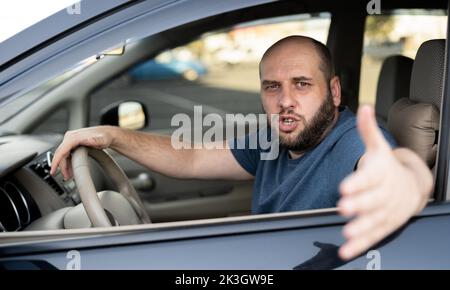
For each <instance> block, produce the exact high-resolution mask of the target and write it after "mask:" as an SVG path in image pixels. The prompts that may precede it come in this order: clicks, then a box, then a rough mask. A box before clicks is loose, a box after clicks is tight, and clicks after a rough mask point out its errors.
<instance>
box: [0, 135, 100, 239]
mask: <svg viewBox="0 0 450 290" xmlns="http://www.w3.org/2000/svg"><path fill="white" fill-rule="evenodd" d="M61 140H62V136H60V135H40V136H31V135H22V136H6V137H0V232H15V231H22V230H26V229H27V227H28V226H29V225H30V224H32V223H33V221H36V220H37V219H39V218H41V217H43V216H45V215H47V214H50V213H52V212H54V211H57V210H58V209H62V208H65V207H73V206H75V205H77V204H79V203H80V202H81V200H80V196H79V194H78V190H77V187H76V184H75V182H74V181H73V179H70V180H68V181H64V180H63V177H62V174H60V172H59V171H58V172H57V174H56V175H55V176H51V175H50V165H51V159H52V157H53V153H54V150H55V148H56V145H57V144H59V143H60V142H61ZM91 171H92V170H91ZM93 173H94V172H93ZM93 175H94V184H96V186H98V187H97V188H99V187H103V186H102V181H101V178H102V176H101V175H99V174H93Z"/></svg>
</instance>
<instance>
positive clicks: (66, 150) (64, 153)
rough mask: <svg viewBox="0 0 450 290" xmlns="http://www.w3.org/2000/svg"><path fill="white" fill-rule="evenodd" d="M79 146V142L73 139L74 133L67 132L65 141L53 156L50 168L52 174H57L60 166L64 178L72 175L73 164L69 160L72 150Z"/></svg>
mask: <svg viewBox="0 0 450 290" xmlns="http://www.w3.org/2000/svg"><path fill="white" fill-rule="evenodd" d="M76 146H78V143H77V142H76V141H74V140H73V138H72V133H71V132H67V133H66V134H65V136H64V140H63V142H62V143H61V144H60V145H59V146H58V148H57V149H56V151H55V155H54V156H53V160H52V166H51V169H50V174H51V175H55V173H56V170H57V169H58V167H60V169H61V173H62V174H63V177H64V179H66V180H67V179H69V178H70V177H69V176H71V170H72V169H71V164H70V162H69V161H68V159H69V158H70V152H71V151H72V149H73V148H75V147H76Z"/></svg>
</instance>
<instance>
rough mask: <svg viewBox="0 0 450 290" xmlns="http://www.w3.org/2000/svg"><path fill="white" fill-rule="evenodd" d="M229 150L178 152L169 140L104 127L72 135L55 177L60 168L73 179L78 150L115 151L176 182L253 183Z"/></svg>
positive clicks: (57, 157) (67, 136) (64, 146)
mask: <svg viewBox="0 0 450 290" xmlns="http://www.w3.org/2000/svg"><path fill="white" fill-rule="evenodd" d="M224 143H225V144H224V147H223V148H225V149H175V148H173V146H172V144H171V139H170V137H168V136H160V135H155V134H150V133H144V132H138V131H131V130H124V129H121V128H118V127H113V126H100V127H90V128H83V129H80V130H75V131H68V132H67V133H66V134H65V136H64V140H63V142H62V143H61V144H60V145H59V147H58V148H57V150H56V151H55V155H54V158H53V161H52V169H51V173H52V174H54V173H55V172H56V170H57V168H58V167H60V169H61V172H62V174H63V176H64V178H65V179H69V178H70V177H72V175H73V173H72V168H71V162H70V153H71V151H72V150H73V149H75V148H76V147H78V146H81V145H82V146H87V147H93V148H97V149H105V148H111V149H113V150H115V151H117V152H119V153H121V154H122V155H124V156H126V157H128V158H130V159H132V160H134V161H136V162H137V163H139V164H141V165H143V166H145V167H147V168H149V169H150V170H153V171H156V172H158V173H161V174H164V175H166V176H170V177H175V178H194V179H233V180H249V179H252V178H253V176H252V175H251V174H250V173H248V172H247V171H245V170H244V169H243V168H242V167H241V166H240V165H239V163H238V162H237V161H236V159H235V158H234V156H233V154H232V153H231V151H230V149H229V147H228V144H227V142H224Z"/></svg>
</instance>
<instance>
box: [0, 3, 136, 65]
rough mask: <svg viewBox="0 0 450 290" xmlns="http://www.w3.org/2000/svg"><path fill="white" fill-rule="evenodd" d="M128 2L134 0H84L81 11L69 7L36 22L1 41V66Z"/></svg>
mask: <svg viewBox="0 0 450 290" xmlns="http://www.w3.org/2000/svg"><path fill="white" fill-rule="evenodd" d="M128 2H133V1H127V0H109V1H95V0H83V1H82V6H81V3H80V6H79V7H80V10H79V11H73V12H72V11H70V10H68V9H62V10H60V11H59V12H57V13H55V14H53V15H51V16H49V17H47V18H45V19H43V20H41V21H39V22H37V23H35V24H34V25H32V26H30V27H28V28H26V29H24V30H22V31H21V32H19V33H17V34H15V35H14V36H12V37H10V38H8V39H6V40H5V41H3V42H1V43H0V67H2V66H4V65H5V64H7V63H8V62H10V61H11V60H13V59H15V58H16V57H18V56H20V55H21V54H24V53H27V51H29V50H30V49H32V48H38V46H39V44H41V43H43V42H46V41H48V40H50V39H52V38H54V37H57V36H58V35H60V34H61V33H63V32H65V31H69V30H70V29H73V28H74V27H78V26H80V25H83V23H86V22H88V21H90V20H92V19H94V18H97V17H99V16H102V15H104V14H106V13H108V12H109V11H111V10H114V9H118V7H120V6H121V5H123V4H126V3H128ZM78 12H79V13H78ZM71 13H72V14H71ZM35 50H36V49H35ZM28 54H29V52H28ZM0 70H1V69H0Z"/></svg>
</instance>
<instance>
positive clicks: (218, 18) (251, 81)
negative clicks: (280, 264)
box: [0, 0, 447, 237]
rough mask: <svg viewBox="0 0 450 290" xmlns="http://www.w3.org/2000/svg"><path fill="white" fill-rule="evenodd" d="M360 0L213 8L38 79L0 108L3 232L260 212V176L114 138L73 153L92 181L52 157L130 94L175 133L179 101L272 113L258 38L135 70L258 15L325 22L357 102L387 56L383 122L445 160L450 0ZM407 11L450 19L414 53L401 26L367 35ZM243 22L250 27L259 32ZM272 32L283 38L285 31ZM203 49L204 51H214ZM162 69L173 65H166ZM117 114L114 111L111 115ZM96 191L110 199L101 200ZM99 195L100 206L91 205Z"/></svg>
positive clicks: (261, 19)
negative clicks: (163, 161) (192, 176)
mask: <svg viewBox="0 0 450 290" xmlns="http://www.w3.org/2000/svg"><path fill="white" fill-rule="evenodd" d="M351 2H352V3H353V2H355V5H354V7H355V9H354V10H353V9H348V7H341V6H340V5H341V4H337V3H334V1H312V0H310V1H277V2H274V3H268V4H263V5H258V6H254V7H249V8H243V9H239V10H234V11H230V12H226V13H222V14H219V15H214V16H209V17H206V18H203V19H199V20H196V21H192V22H190V23H186V24H184V25H181V26H177V27H175V28H171V29H168V30H165V31H162V32H158V33H155V34H151V35H148V36H146V37H144V38H139V39H134V38H133V36H132V35H130V41H128V42H126V43H119V44H118V45H117V47H118V48H122V51H120V52H119V53H117V54H114V53H108V52H107V51H106V49H107V48H105V51H104V52H101V53H99V54H98V55H94V56H92V57H91V58H89V59H86V60H83V61H82V62H80V63H78V64H76V65H74V66H73V67H72V68H69V69H65V70H64V71H62V72H61V74H60V75H58V76H55V78H54V79H51V80H47V81H45V82H44V83H41V84H38V85H36V86H34V87H33V88H30V90H29V91H28V92H26V93H23V94H22V96H20V98H17V99H16V100H15V101H13V102H11V103H10V104H6V105H4V106H3V108H1V107H0V110H2V112H5V114H4V115H3V117H1V118H0V156H1V158H0V159H1V160H2V161H1V162H0V232H3V233H1V234H0V235H3V236H4V237H7V236H8V234H17V232H23V233H32V232H34V231H37V230H39V231H47V232H46V234H45V235H47V236H48V235H49V234H50V233H51V234H55V235H56V234H57V231H58V230H61V229H73V230H75V231H73V232H72V234H77V235H79V234H83V233H88V232H86V230H88V229H89V228H91V229H92V227H98V226H102V225H106V226H109V225H120V226H127V225H139V224H143V223H144V224H145V223H150V221H151V223H153V224H156V225H154V226H158V224H159V223H165V222H170V223H172V222H180V221H188V222H190V223H197V224H198V223H208V222H214V220H209V219H218V218H219V219H218V220H220V221H223V219H220V218H224V219H225V220H232V221H238V220H239V219H242V218H255V217H249V216H250V215H251V211H250V205H251V196H252V187H253V184H252V182H251V181H245V182H244V181H226V180H213V181H211V180H208V181H204V180H181V179H176V178H171V177H167V176H164V175H161V174H159V173H156V172H152V171H150V170H148V169H147V168H144V167H143V166H142V165H140V164H138V163H136V162H134V161H132V160H130V159H128V158H126V157H124V156H121V155H120V154H118V153H117V152H114V151H112V150H107V153H98V152H97V153H95V152H88V151H86V150H84V151H83V150H80V151H76V153H74V154H77V157H76V158H79V160H80V161H79V162H80V164H83V166H84V167H83V170H82V171H83V172H82V173H80V174H84V175H83V176H84V177H83V178H84V179H83V180H87V181H86V182H83V183H82V184H81V183H76V182H75V181H74V180H73V179H72V180H69V181H64V180H63V178H62V175H61V174H57V175H56V176H55V177H52V176H50V175H49V169H50V164H51V159H52V156H53V153H54V150H55V149H56V147H57V145H58V144H59V143H60V142H61V140H62V138H63V135H64V132H65V131H67V130H73V129H77V128H82V127H86V126H96V125H101V124H113V123H114V122H116V123H117V120H118V117H117V115H118V114H119V113H118V112H119V110H120V106H122V105H123V104H125V103H127V102H128V103H129V102H133V103H137V104H138V105H139V106H140V108H142V112H143V114H144V115H145V121H144V125H142V126H140V128H139V130H143V131H146V132H152V133H158V134H166V135H170V134H171V133H172V132H173V130H174V129H175V128H174V127H173V126H170V118H171V117H172V116H173V115H174V114H177V113H185V114H188V115H190V116H191V115H192V114H193V107H194V106H195V105H203V106H204V111H203V113H204V114H207V113H217V114H220V115H224V114H226V113H240V114H248V113H255V114H258V113H262V107H261V105H260V100H259V91H258V87H259V83H258V70H257V60H256V59H257V57H255V60H254V61H253V62H246V61H247V60H248V59H251V58H252V57H253V56H254V55H258V53H256V52H255V53H254V54H252V53H253V52H252V51H250V49H248V48H247V49H245V48H244V49H242V50H243V51H244V52H245V53H247V54H243V56H236V55H234V56H233V57H229V55H230V51H233V49H234V50H236V49H237V48H236V47H233V46H231V48H230V50H229V51H221V52H220V53H219V52H218V51H215V52H214V53H216V54H215V55H216V56H217V57H216V58H217V59H220V63H219V64H218V63H217V62H216V63H214V62H212V61H211V62H210V63H209V65H205V67H206V69H205V71H207V73H204V72H202V71H200V70H196V69H195V68H193V67H194V66H193V65H192V62H191V63H189V62H184V63H183V65H185V66H187V67H188V69H181V70H179V71H176V70H175V69H173V68H172V67H171V70H170V73H171V74H172V75H170V77H171V79H158V77H161V75H157V76H156V77H155V76H154V75H151V76H149V78H150V79H147V80H144V81H143V80H139V79H136V78H135V77H133V74H131V73H130V72H131V71H133V69H136V68H137V67H138V66H139V65H141V67H140V68H141V71H142V73H145V71H144V69H145V68H143V67H142V64H145V63H148V62H149V61H153V62H154V60H155V59H159V58H163V56H165V55H167V52H168V51H169V52H170V53H169V55H173V54H175V53H179V54H180V55H182V54H183V53H182V52H185V51H186V48H189V49H191V51H204V49H205V48H204V46H206V45H207V43H208V42H207V40H208V41H209V40H211V41H210V42H211V43H213V44H214V43H216V44H214V45H216V46H217V47H220V45H222V46H223V43H228V42H229V41H230V39H233V41H235V43H236V39H238V38H239V34H238V33H237V32H236V31H239V32H241V33H242V31H247V32H245V33H248V31H251V29H252V28H254V27H257V28H258V29H260V31H262V32H259V33H260V34H257V35H262V34H265V33H266V34H267V33H268V32H267V31H266V30H263V28H264V27H265V26H264V25H266V26H269V25H274V24H277V23H278V24H279V23H291V22H292V23H294V22H295V23H297V24H295V25H297V26H298V27H300V28H298V27H297V26H295V27H297V28H295V29H290V28H289V29H287V30H286V31H285V32H283V33H286V35H289V34H298V33H303V32H305V31H308V30H311V31H316V30H314V29H317V27H326V30H325V32H324V31H323V29H322V28H321V29H322V30H321V32H320V33H321V34H320V33H317V34H314V33H312V36H313V37H314V36H317V37H322V38H323V39H322V40H321V41H323V42H325V43H326V44H327V46H328V47H329V49H330V51H331V53H332V55H333V58H334V61H335V66H336V72H337V75H338V76H339V77H340V79H341V82H342V93H343V105H345V106H348V107H349V108H350V109H351V110H352V111H354V112H356V110H357V107H358V105H359V104H360V103H363V102H366V101H367V100H366V99H365V96H364V92H365V90H366V88H367V87H363V86H364V83H365V82H364V76H363V74H364V73H365V70H370V69H372V68H373V67H378V69H377V70H375V72H372V74H371V77H367V79H369V81H368V82H367V83H368V86H370V87H371V88H372V89H371V90H372V93H371V94H372V95H373V97H371V99H370V100H369V101H370V102H372V103H373V104H374V105H375V109H376V115H377V119H378V121H379V124H380V126H384V127H385V128H387V129H388V130H389V131H390V132H391V133H392V134H393V136H394V137H395V139H396V141H397V143H398V145H399V146H402V147H408V148H410V149H412V150H414V151H415V152H416V153H417V154H418V155H419V156H420V157H421V158H422V159H423V160H425V161H426V162H427V164H428V166H429V167H430V168H431V169H435V168H436V164H437V162H438V158H437V148H438V141H439V126H440V108H441V97H442V94H443V77H444V64H445V38H446V21H447V20H446V19H447V16H446V15H447V10H446V9H447V3H446V2H445V1H427V2H425V1H423V2H420V1H389V3H385V2H382V5H383V6H382V11H383V13H382V15H379V16H377V15H367V13H366V10H365V4H364V5H361V4H356V3H357V1H351ZM358 3H359V2H358ZM398 15H400V16H398ZM405 15H406V16H411V17H415V16H420V15H425V16H427V17H430V18H433V19H434V18H439V20H440V21H441V20H442V24H443V26H444V27H443V29H442V30H439V31H441V34H436V35H434V34H433V35H432V36H429V37H428V38H424V39H421V41H420V43H417V44H414V45H415V46H414V45H413V47H414V48H412V49H411V51H412V52H410V53H408V54H406V53H402V50H399V49H397V46H399V45H401V47H402V49H404V48H405V47H406V48H408V45H409V43H408V41H405V39H404V38H402V37H398V39H397V40H396V41H397V42H396V43H393V42H392V41H391V42H389V41H384V42H383V43H384V44H385V46H384V47H382V48H380V47H379V46H377V44H375V45H373V44H371V43H370V42H368V39H370V37H371V36H370V33H372V34H374V35H375V36H376V37H378V36H377V35H376V34H375V33H376V31H377V29H379V30H382V29H386V27H390V28H389V29H391V30H390V31H397V30H398V29H397V28H396V27H393V26H395V25H396V24H395V23H398V26H405V25H408V24H407V23H406V22H401V21H400V20H398V19H400V18H401V16H405ZM377 17H380V21H379V22H377V25H378V26H375V29H374V28H373V27H372V30H371V32H370V33H369V32H368V30H369V24H370V23H371V22H369V18H370V19H372V20H373V19H375V18H377ZM389 17H391V18H395V17H398V18H395V19H397V20H396V21H397V22H389V21H390V20H389V19H391V18H389ZM388 18H389V19H388ZM424 19H425V18H424ZM427 19H428V18H427ZM314 21H318V22H317V23H319V22H320V23H319V24H317V23H316V22H314ZM374 21H375V20H374ZM427 21H428V20H427ZM375 22H376V21H375ZM417 22H420V21H419V20H417ZM298 23H302V24H301V25H299V24H298ZM304 23H307V24H308V25H309V26H308V25H306V24H304ZM324 23H325V24H324ZM314 25H316V26H314ZM320 25H322V26H320ZM419 25H420V24H419ZM396 29H397V30H396ZM254 30H255V31H256V30H257V29H254ZM436 30H438V29H437V28H436ZM317 31H319V30H318V29H317ZM374 31H375V32H374ZM245 33H243V35H244V36H246V37H248V35H250V34H245ZM252 33H255V32H253V31H252ZM224 35H225V36H224ZM375 36H373V39H375V40H376V37H375ZM274 37H279V38H280V35H279V34H277V35H275V36H274ZM131 39H132V40H131ZM224 39H225V40H224ZM270 40H271V41H272V39H270ZM224 41H225V42H224ZM227 41H228V42H227ZM411 42H412V41H411ZM217 43H218V44H217ZM374 43H376V41H374ZM386 43H387V44H386ZM405 43H406V44H405ZM396 45H397V46H396ZM265 48H267V46H265ZM202 49H203V50H202ZM213 49H214V48H213ZM213 49H211V51H214V50H213ZM239 49H240V48H239ZM239 49H238V50H239ZM216 50H217V49H216ZM371 50H372V52H371ZM405 50H406V49H404V50H403V51H405ZM373 51H375V52H373ZM164 53H166V54H164ZM227 53H228V55H227ZM369 53H372V56H373V55H375V56H373V57H372V59H376V61H377V64H376V65H373V63H371V62H370V61H372V60H370V61H367V59H366V54H369ZM377 53H383V55H382V56H379V55H377ZM199 55H200V54H199ZM259 56H260V54H259ZM202 57H203V58H201V60H203V61H205V59H206V56H202ZM235 59H240V60H239V63H238V62H236V63H235V62H233V61H234V60H235ZM179 62H180V63H181V61H179ZM255 64H256V65H255ZM164 69H165V70H166V71H168V69H167V66H166V67H164ZM155 70H156V69H155ZM211 70H213V71H212V72H211ZM174 71H175V72H174ZM153 73H154V72H153ZM203 74H206V76H203ZM211 74H212V76H211ZM225 75H227V76H228V77H227V78H225V77H224V76H225ZM164 77H167V74H166V75H164ZM172 77H173V78H172ZM155 78H156V79H155ZM236 80H240V81H241V82H240V83H237V82H236ZM218 84H219V85H218ZM362 87H363V88H362ZM6 112H9V113H6ZM111 114H112V116H113V117H112V119H113V121H111V120H110V121H108V120H109V119H111V118H110V117H109V116H111ZM114 120H115V121H114ZM116 125H119V124H118V123H117V124H116ZM243 126H245V124H244V125H243ZM226 129H227V128H224V130H226ZM233 129H234V130H236V128H233ZM102 154H103V155H102ZM78 155H79V156H78ZM74 156H75V155H74ZM88 156H89V157H88ZM111 157H112V158H113V159H114V160H115V162H114V161H112V159H111ZM74 158H75V157H74ZM77 160H78V159H77ZM217 166H220V164H218V165H217ZM90 181H92V182H90ZM112 190H116V191H117V192H115V191H112ZM80 191H86V192H91V191H94V192H100V193H99V199H95V198H94V199H90V200H89V204H90V205H88V204H87V201H85V200H84V199H83V201H82V197H80ZM118 192H120V193H118ZM98 201H100V204H98V203H96V202H98ZM91 205H92V207H93V208H92V209H89V208H88V207H90V206H91ZM101 209H105V211H103V210H101ZM99 211H100V212H101V216H99V217H93V214H92V213H94V212H95V213H98V212H99ZM316 211H318V212H320V211H321V210H316ZM322 211H323V212H330V211H334V209H324V210H322ZM86 212H88V213H87V214H86ZM300 214H301V213H300ZM129 229H133V230H136V229H139V228H138V227H130V228H129ZM97 231H99V228H97ZM103 231H107V229H103ZM62 232H64V231H62ZM45 235H44V234H43V237H45ZM29 236H30V237H31V236H32V234H29ZM8 237H9V236H8ZM11 237H14V236H13V235H11Z"/></svg>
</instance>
